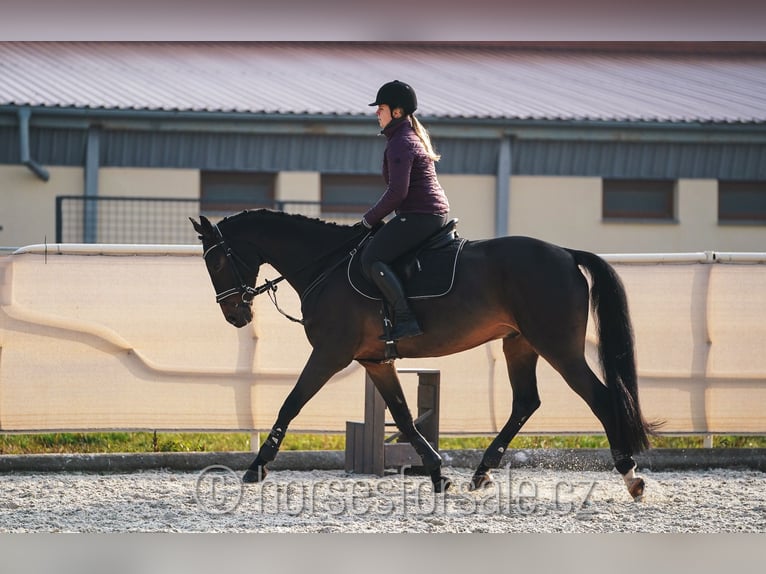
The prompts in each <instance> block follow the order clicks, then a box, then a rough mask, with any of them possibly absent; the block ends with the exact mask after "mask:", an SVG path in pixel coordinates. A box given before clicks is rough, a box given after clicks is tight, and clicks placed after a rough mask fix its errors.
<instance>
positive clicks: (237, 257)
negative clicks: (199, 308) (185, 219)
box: [189, 216, 262, 328]
mask: <svg viewBox="0 0 766 574" xmlns="http://www.w3.org/2000/svg"><path fill="white" fill-rule="evenodd" d="M189 219H190V220H191V222H192V225H193V226H194V229H195V230H196V231H197V233H199V238H200V239H201V240H202V257H203V258H204V260H205V265H206V266H207V272H208V274H209V275H210V280H211V281H212V282H213V288H214V289H215V301H216V303H218V304H219V305H220V306H221V311H222V312H223V316H224V317H225V318H226V320H227V321H228V322H229V323H231V324H232V325H234V326H235V327H238V328H239V327H244V326H245V325H247V324H248V323H249V322H250V321H252V320H253V309H252V305H253V297H254V296H255V290H254V286H255V282H256V280H257V279H258V269H259V268H260V266H261V263H262V261H261V260H260V257H258V258H257V261H256V262H255V263H253V262H252V258H250V259H249V260H248V259H244V258H243V257H242V256H241V254H238V253H237V252H236V250H235V249H234V248H233V247H232V245H231V242H230V241H229V240H228V239H227V238H225V237H224V235H223V234H222V233H221V230H220V229H219V227H218V225H213V224H212V223H210V221H209V220H208V219H207V218H206V217H205V216H200V222H199V223H197V222H196V221H194V220H193V219H191V218H189ZM248 261H249V262H248Z"/></svg>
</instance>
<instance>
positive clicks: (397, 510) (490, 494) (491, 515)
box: [0, 467, 766, 533]
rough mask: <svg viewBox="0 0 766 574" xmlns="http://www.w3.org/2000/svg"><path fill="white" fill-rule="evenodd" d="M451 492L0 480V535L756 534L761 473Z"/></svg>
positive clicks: (543, 475)
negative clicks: (636, 485)
mask: <svg viewBox="0 0 766 574" xmlns="http://www.w3.org/2000/svg"><path fill="white" fill-rule="evenodd" d="M447 470H448V473H447V474H449V476H450V477H451V478H452V479H453V481H454V486H453V490H452V491H451V492H449V493H447V494H446V495H434V494H433V493H432V491H431V485H430V481H429V480H428V478H427V477H422V476H410V475H401V474H391V475H387V476H385V477H382V478H381V477H377V476H368V475H351V474H347V473H345V472H344V471H342V470H316V471H310V472H309V471H293V470H281V471H273V472H272V473H271V474H270V475H269V477H268V478H267V480H266V481H265V482H264V483H261V484H257V485H242V484H241V483H240V482H239V476H240V472H239V471H236V472H234V471H231V470H229V469H228V468H226V467H217V468H212V467H211V468H209V469H207V470H206V471H202V472H197V471H195V472H182V471H169V470H146V471H141V472H126V473H94V472H90V473H89V472H46V473H33V472H9V473H3V474H0V489H1V490H0V492H1V493H2V494H0V532H2V533H26V532H35V533H38V532H39V533H45V532H77V533H89V532H92V533H102V532H103V533H111V532H118V533H124V532H225V533H279V532H289V533H325V532H332V533H336V532H340V533H397V532H398V533H410V532H418V533H461V532H487V533H508V532H526V533H540V532H545V533H549V532H550V533H553V532H576V533H609V532H646V533H723V532H726V533H740V532H747V533H763V532H766V473H764V472H761V471H758V470H733V469H712V470H701V471H697V470H695V471H674V472H653V471H645V472H641V473H640V474H641V476H643V477H644V478H645V480H646V483H647V490H646V495H645V497H644V499H643V501H641V502H634V501H633V500H631V498H630V496H629V495H628V493H627V491H626V490H625V487H624V485H623V482H622V479H621V477H620V476H619V475H618V474H616V473H615V472H609V471H572V470H556V469H544V468H521V469H516V468H514V469H511V470H508V469H507V468H506V469H501V470H498V471H496V472H495V475H494V477H495V483H494V485H493V486H492V487H490V488H488V489H484V490H482V491H480V492H469V491H468V490H467V484H468V481H469V479H470V477H471V473H472V470H471V469H467V468H449V469H447Z"/></svg>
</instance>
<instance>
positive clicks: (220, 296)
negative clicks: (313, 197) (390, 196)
mask: <svg viewBox="0 0 766 574" xmlns="http://www.w3.org/2000/svg"><path fill="white" fill-rule="evenodd" d="M213 229H215V232H216V234H217V235H218V242H217V243H215V244H213V245H211V246H210V247H208V248H207V249H206V250H205V252H204V253H203V254H202V258H203V259H207V256H208V255H209V254H210V252H211V251H213V250H214V249H217V248H219V249H223V251H224V254H225V255H226V259H227V260H228V262H229V265H230V266H231V270H232V272H233V273H234V278H235V279H236V280H237V282H238V283H239V286H238V287H232V288H230V289H226V290H225V291H220V292H218V293H216V294H215V302H216V303H218V304H220V303H223V302H224V301H226V299H228V298H229V297H231V296H233V295H239V296H240V299H241V300H242V302H241V303H240V302H234V303H231V304H232V305H233V306H234V308H235V309H236V308H238V307H239V306H240V305H243V304H244V305H246V306H247V307H251V306H252V305H253V299H255V298H256V297H257V296H258V295H261V294H263V293H268V294H269V299H271V302H272V303H273V304H274V306H275V307H276V308H277V311H279V312H280V313H281V314H282V315H284V316H285V317H287V318H288V319H290V321H293V322H295V323H300V324H303V320H302V319H296V318H295V317H292V316H290V315H288V314H287V313H285V312H284V311H283V310H282V309H281V308H280V307H279V305H278V304H277V300H276V291H277V283H279V282H280V281H283V280H284V279H285V277H284V275H280V276H279V277H277V278H276V279H274V280H273V281H270V280H269V279H266V280H265V281H264V283H263V285H261V286H260V287H251V286H250V285H248V284H247V283H246V282H245V280H244V279H243V277H242V273H241V271H240V267H239V264H242V265H244V266H245V267H247V268H248V269H252V267H251V266H250V265H248V264H247V262H246V261H245V260H244V259H242V257H240V256H239V255H237V254H236V253H235V251H234V250H233V249H232V248H231V246H230V245H229V244H228V243H227V241H226V239H225V238H224V236H223V233H221V230H220V229H219V228H218V224H214V225H213ZM370 236H371V233H370V232H369V231H366V233H365V235H364V238H363V239H362V240H361V242H359V240H358V238H355V239H353V241H355V242H358V244H357V246H356V248H355V249H353V250H352V251H351V252H349V253H348V254H347V255H346V256H345V257H344V258H343V259H341V260H340V261H338V262H336V263H335V264H334V265H332V266H331V267H330V268H329V269H328V270H326V271H325V272H324V273H321V274H320V275H319V276H318V277H317V278H316V279H315V280H314V281H313V282H312V283H311V285H309V287H308V288H307V289H306V291H305V292H304V293H303V296H302V298H303V297H305V296H306V295H307V293H309V292H310V291H312V290H313V289H315V288H316V287H317V286H318V285H319V284H320V283H322V282H323V281H324V280H325V279H326V278H327V276H328V275H329V272H330V271H332V270H334V269H335V268H337V267H338V266H339V265H341V264H342V263H343V262H344V261H346V260H347V259H349V258H350V257H351V256H353V254H354V253H355V252H356V251H357V249H359V248H360V247H361V245H362V244H363V243H364V242H365V241H366V240H367V239H368V238H369V237H370ZM346 244H348V242H347V243H345V244H344V245H343V246H345V245H346ZM343 246H340V247H339V248H336V249H333V250H331V251H329V252H328V253H326V254H324V255H323V256H321V257H319V258H318V259H319V260H322V259H325V258H326V257H327V256H329V255H331V254H332V253H337V251H338V250H339V249H340V248H342V247H343ZM256 255H257V256H258V265H257V269H256V271H255V280H256V281H257V280H258V269H260V267H261V265H262V264H263V263H264V261H265V260H264V259H263V257H261V256H260V255H259V254H257V253H256ZM238 262H239V263H238Z"/></svg>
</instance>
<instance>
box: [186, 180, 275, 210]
mask: <svg viewBox="0 0 766 574" xmlns="http://www.w3.org/2000/svg"><path fill="white" fill-rule="evenodd" d="M276 182H277V174H276V173H274V172H262V171H257V172H256V171H223V170H201V171H200V187H199V202H200V213H202V214H203V215H206V216H212V217H220V216H225V215H231V214H233V213H238V212H240V211H244V210H246V209H258V208H268V209H273V207H274V202H275V194H276ZM216 187H218V188H219V189H220V188H221V187H228V188H230V190H231V189H234V193H233V196H237V195H239V194H244V193H247V191H248V189H251V190H252V191H253V198H252V200H250V199H247V198H237V197H234V198H233V199H228V198H227V197H226V196H224V197H221V198H215V197H209V194H211V193H213V192H214V190H215V188H216ZM236 188H240V189H236ZM230 193H231V191H230ZM264 196H265V197H264Z"/></svg>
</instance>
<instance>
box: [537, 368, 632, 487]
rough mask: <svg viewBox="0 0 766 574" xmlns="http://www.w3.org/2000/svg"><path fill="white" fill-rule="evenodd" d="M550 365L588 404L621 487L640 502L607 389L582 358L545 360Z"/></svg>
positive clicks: (629, 459)
mask: <svg viewBox="0 0 766 574" xmlns="http://www.w3.org/2000/svg"><path fill="white" fill-rule="evenodd" d="M548 360H549V362H550V363H551V365H553V367H554V368H555V369H556V370H557V371H559V373H561V375H562V376H563V377H564V380H566V382H567V384H568V385H569V386H570V387H571V388H572V390H574V391H575V392H576V393H577V394H578V395H580V397H582V399H583V400H584V401H585V402H586V403H587V404H588V406H589V407H590V409H591V411H593V414H594V415H596V418H598V420H599V421H600V422H601V424H602V425H603V427H604V431H605V432H606V438H607V440H608V441H609V446H610V448H611V452H612V458H613V459H614V466H615V468H616V469H617V471H618V472H619V473H620V474H621V475H622V478H623V480H624V481H625V486H626V487H627V489H628V492H629V493H630V495H631V496H632V497H633V499H634V500H636V501H638V500H641V498H642V497H643V494H644V487H645V484H644V479H643V478H641V477H640V476H636V474H635V468H636V463H635V461H634V460H633V454H632V452H631V450H630V448H629V447H628V446H626V445H625V444H624V441H623V440H622V439H621V437H620V430H619V421H618V420H617V416H616V415H615V412H614V409H613V404H612V399H611V396H610V394H609V389H608V388H607V387H606V385H604V384H602V383H601V381H600V380H599V378H598V377H597V376H596V374H595V373H594V372H593V370H592V369H591V368H590V367H589V366H588V364H587V362H586V361H585V357H577V358H576V359H573V360H570V361H567V362H559V361H556V360H554V359H548Z"/></svg>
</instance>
